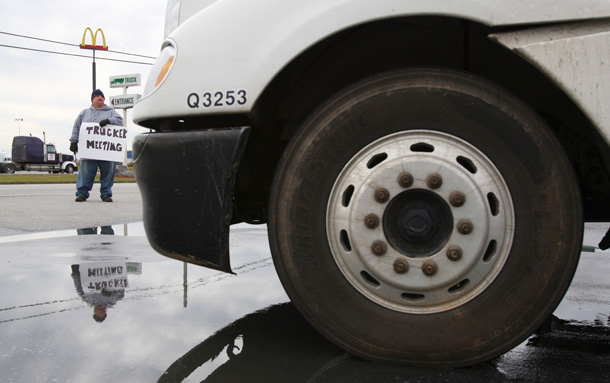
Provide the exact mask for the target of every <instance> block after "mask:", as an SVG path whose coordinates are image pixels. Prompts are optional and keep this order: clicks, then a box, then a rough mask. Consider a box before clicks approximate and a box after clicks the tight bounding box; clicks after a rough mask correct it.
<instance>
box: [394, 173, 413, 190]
mask: <svg viewBox="0 0 610 383" xmlns="http://www.w3.org/2000/svg"><path fill="white" fill-rule="evenodd" d="M398 184H399V185H400V186H402V187H403V188H408V187H411V185H413V176H412V175H411V173H402V174H401V175H400V176H399V177H398Z"/></svg>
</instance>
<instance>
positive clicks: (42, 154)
mask: <svg viewBox="0 0 610 383" xmlns="http://www.w3.org/2000/svg"><path fill="white" fill-rule="evenodd" d="M12 151H13V153H12V154H13V163H14V164H15V170H25V171H48V172H49V173H74V171H75V170H76V169H77V165H76V161H75V159H74V156H73V155H71V154H62V153H58V152H57V150H56V149H55V145H53V144H47V143H46V142H45V141H43V140H41V139H40V138H38V137H32V136H16V137H13V149H12Z"/></svg>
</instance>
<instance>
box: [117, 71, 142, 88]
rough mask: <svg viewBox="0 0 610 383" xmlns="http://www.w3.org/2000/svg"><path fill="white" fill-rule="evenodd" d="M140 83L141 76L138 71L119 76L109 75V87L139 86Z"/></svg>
mask: <svg viewBox="0 0 610 383" xmlns="http://www.w3.org/2000/svg"><path fill="white" fill-rule="evenodd" d="M140 84H141V76H140V74H139V73H136V74H124V75H121V76H110V87H111V88H120V87H128V86H140Z"/></svg>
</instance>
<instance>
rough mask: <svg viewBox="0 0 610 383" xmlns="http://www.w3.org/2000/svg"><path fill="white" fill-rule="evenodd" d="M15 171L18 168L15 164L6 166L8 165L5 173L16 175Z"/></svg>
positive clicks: (5, 166)
mask: <svg viewBox="0 0 610 383" xmlns="http://www.w3.org/2000/svg"><path fill="white" fill-rule="evenodd" d="M15 170H16V167H15V165H13V164H6V165H4V173H7V174H14V173H15Z"/></svg>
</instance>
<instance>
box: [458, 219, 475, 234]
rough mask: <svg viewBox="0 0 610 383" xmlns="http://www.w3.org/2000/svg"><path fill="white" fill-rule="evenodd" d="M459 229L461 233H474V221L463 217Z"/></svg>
mask: <svg viewBox="0 0 610 383" xmlns="http://www.w3.org/2000/svg"><path fill="white" fill-rule="evenodd" d="M457 229H458V231H459V232H460V233H461V234H464V235H466V234H470V233H472V229H473V227H472V222H470V221H469V220H467V219H463V220H461V221H460V222H458V224H457Z"/></svg>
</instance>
